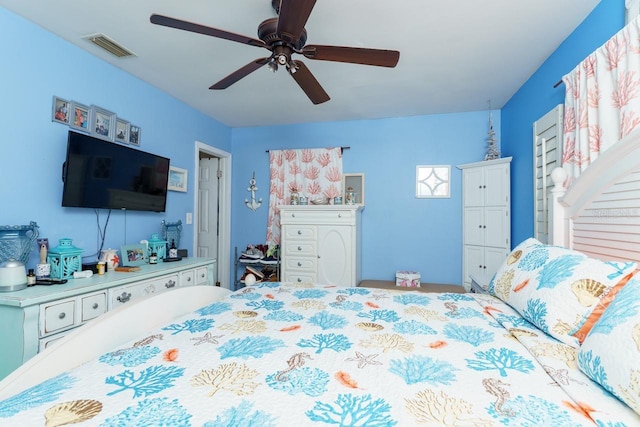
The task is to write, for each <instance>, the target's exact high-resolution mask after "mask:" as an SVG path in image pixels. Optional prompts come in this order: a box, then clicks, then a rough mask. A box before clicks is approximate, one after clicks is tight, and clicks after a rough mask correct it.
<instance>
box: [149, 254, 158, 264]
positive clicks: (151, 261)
mask: <svg viewBox="0 0 640 427" xmlns="http://www.w3.org/2000/svg"><path fill="white" fill-rule="evenodd" d="M157 263H158V254H157V253H155V252H151V255H149V264H157Z"/></svg>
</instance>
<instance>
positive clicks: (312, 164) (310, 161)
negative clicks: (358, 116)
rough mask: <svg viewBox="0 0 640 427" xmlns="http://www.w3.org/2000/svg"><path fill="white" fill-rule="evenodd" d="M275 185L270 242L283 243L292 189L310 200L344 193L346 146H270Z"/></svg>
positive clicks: (269, 225) (269, 226)
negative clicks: (283, 213) (284, 212)
mask: <svg viewBox="0 0 640 427" xmlns="http://www.w3.org/2000/svg"><path fill="white" fill-rule="evenodd" d="M269 162H270V167H271V188H270V189H269V219H268V220H267V244H268V245H275V244H280V211H279V210H278V205H288V204H289V200H290V196H291V192H292V191H297V192H298V194H299V195H300V196H305V197H307V198H309V200H313V199H316V198H318V197H327V198H328V199H329V200H333V198H334V197H336V196H339V195H340V194H341V193H342V188H341V183H342V149H341V148H339V147H338V148H306V149H302V150H270V151H269Z"/></svg>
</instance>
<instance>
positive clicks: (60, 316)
mask: <svg viewBox="0 0 640 427" xmlns="http://www.w3.org/2000/svg"><path fill="white" fill-rule="evenodd" d="M66 316H67V313H65V312H64V311H63V312H62V313H60V314H58V319H64V318H65V317H66Z"/></svg>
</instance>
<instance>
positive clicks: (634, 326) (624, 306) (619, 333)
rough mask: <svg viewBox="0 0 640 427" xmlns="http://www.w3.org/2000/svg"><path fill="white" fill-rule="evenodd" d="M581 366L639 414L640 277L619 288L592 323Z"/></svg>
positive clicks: (585, 341)
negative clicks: (598, 318) (606, 306)
mask: <svg viewBox="0 0 640 427" xmlns="http://www.w3.org/2000/svg"><path fill="white" fill-rule="evenodd" d="M578 366H579V367H580V370H581V371H582V372H584V373H585V374H587V375H588V376H589V377H590V378H591V379H592V380H594V381H595V382H597V383H598V384H600V385H601V386H602V387H603V388H604V389H606V390H607V391H609V392H611V393H612V394H614V395H616V396H617V397H618V398H619V399H620V400H622V401H623V402H625V403H626V404H627V405H629V407H630V408H631V409H633V410H634V411H636V412H637V413H638V414H640V277H635V278H633V279H631V280H630V281H629V283H628V284H627V285H626V286H625V287H624V288H622V289H621V290H620V292H619V293H618V296H616V298H615V299H614V300H613V301H612V302H611V304H610V305H609V307H608V308H607V309H606V310H605V311H604V313H603V314H602V316H601V317H600V320H598V322H597V323H596V324H595V325H594V326H593V328H592V329H591V332H590V333H589V335H587V337H586V339H585V340H584V343H583V344H582V347H581V348H580V350H579V352H578Z"/></svg>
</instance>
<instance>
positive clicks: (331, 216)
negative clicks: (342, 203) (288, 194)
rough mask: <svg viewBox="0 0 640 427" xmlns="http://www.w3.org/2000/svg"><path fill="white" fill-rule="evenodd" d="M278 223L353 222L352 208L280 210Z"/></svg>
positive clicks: (353, 213)
mask: <svg viewBox="0 0 640 427" xmlns="http://www.w3.org/2000/svg"><path fill="white" fill-rule="evenodd" d="M280 224H355V212H354V210H353V209H337V208H335V209H323V210H309V211H305V210H304V209H302V208H301V209H296V210H284V212H283V211H282V210H281V213H280Z"/></svg>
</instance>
